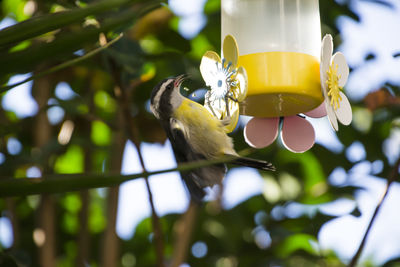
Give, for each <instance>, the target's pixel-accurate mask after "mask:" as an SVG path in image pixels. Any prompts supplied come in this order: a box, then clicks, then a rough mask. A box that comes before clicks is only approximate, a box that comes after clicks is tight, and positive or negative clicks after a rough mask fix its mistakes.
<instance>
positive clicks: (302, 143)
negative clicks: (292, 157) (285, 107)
mask: <svg viewBox="0 0 400 267" xmlns="http://www.w3.org/2000/svg"><path fill="white" fill-rule="evenodd" d="M281 138H282V142H283V144H284V145H285V147H286V148H287V149H288V150H290V151H292V152H295V153H303V152H305V151H307V150H309V149H310V148H311V147H312V146H313V145H314V142H315V132H314V128H313V127H312V125H311V123H309V122H308V121H307V120H305V119H303V118H301V117H299V116H291V117H285V119H284V121H283V126H282V133H281Z"/></svg>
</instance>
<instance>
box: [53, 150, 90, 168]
mask: <svg viewBox="0 0 400 267" xmlns="http://www.w3.org/2000/svg"><path fill="white" fill-rule="evenodd" d="M83 161H84V156H83V150H82V148H80V147H79V146H76V145H72V146H70V147H69V148H68V150H67V152H66V153H65V154H64V155H62V156H60V157H58V158H57V160H56V163H55V165H54V171H55V172H57V173H80V172H83V169H84V166H83V164H84V162H83Z"/></svg>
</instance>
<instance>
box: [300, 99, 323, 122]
mask: <svg viewBox="0 0 400 267" xmlns="http://www.w3.org/2000/svg"><path fill="white" fill-rule="evenodd" d="M324 102H325V101H324ZM324 102H322V104H321V105H319V106H318V107H316V108H315V109H313V110H310V111H309V112H306V113H304V114H305V115H307V116H308V117H311V118H322V117H325V116H326V115H327V113H326V108H325V103H324Z"/></svg>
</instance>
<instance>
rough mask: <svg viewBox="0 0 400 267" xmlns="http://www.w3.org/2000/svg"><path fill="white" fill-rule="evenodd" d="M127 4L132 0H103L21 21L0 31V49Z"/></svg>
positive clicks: (15, 3)
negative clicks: (83, 6)
mask: <svg viewBox="0 0 400 267" xmlns="http://www.w3.org/2000/svg"><path fill="white" fill-rule="evenodd" d="M6 2H12V3H13V6H14V5H17V4H18V3H19V2H21V1H17V0H9V1H6ZM129 2H134V0H104V1H100V2H97V3H95V4H91V5H88V6H87V7H85V8H76V9H73V10H69V11H63V12H57V13H53V14H47V15H43V16H39V17H35V18H32V19H29V20H26V21H23V22H21V23H18V24H15V25H13V26H11V27H7V28H5V29H3V30H2V31H0V47H2V46H5V45H8V44H11V43H18V42H20V41H24V40H27V39H30V38H32V37H35V36H38V35H41V34H44V33H47V32H50V31H53V30H56V29H59V28H60V27H63V26H66V25H69V24H71V23H75V22H79V21H82V20H83V19H84V18H85V17H87V16H90V15H92V16H93V15H96V14H99V13H102V12H105V11H108V10H110V9H113V8H116V7H120V6H121V5H124V4H126V3H129Z"/></svg>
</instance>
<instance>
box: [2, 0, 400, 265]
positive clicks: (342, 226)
mask: <svg viewBox="0 0 400 267" xmlns="http://www.w3.org/2000/svg"><path fill="white" fill-rule="evenodd" d="M387 2H390V3H392V4H393V5H394V6H395V8H394V9H389V8H387V7H385V6H382V5H377V4H374V3H372V2H370V1H361V0H358V1H353V4H352V8H353V10H354V11H355V12H356V13H357V14H359V16H360V18H361V22H360V23H358V22H355V21H353V20H351V19H350V18H347V17H340V18H339V19H338V20H337V25H338V27H339V28H340V29H341V35H342V39H343V43H342V44H341V45H340V46H339V47H337V50H338V51H341V52H343V54H344V55H345V56H346V59H347V62H348V64H349V66H350V67H351V68H352V69H353V72H352V73H351V75H350V77H349V81H348V84H347V85H346V94H347V95H348V96H349V98H350V100H353V101H356V100H360V99H362V98H363V97H364V96H365V95H366V94H367V93H368V92H370V91H371V90H373V89H376V88H379V86H382V85H383V83H384V82H385V81H387V80H389V81H391V82H392V83H394V84H400V58H396V59H394V58H393V57H392V55H393V54H394V53H398V52H399V50H400V34H393V32H398V29H399V27H400V1H397V0H388V1H387ZM204 3H205V0H202V1H196V0H191V1H188V0H170V1H169V5H170V7H171V9H172V10H173V11H174V12H175V13H176V14H177V15H179V16H180V17H181V20H180V23H179V30H180V32H181V34H182V35H183V36H184V37H186V38H192V37H194V36H195V35H196V34H197V33H198V32H199V31H200V30H201V29H202V28H203V27H204V25H205V24H206V22H207V19H206V17H205V16H204V14H203V13H202V9H203V5H204ZM12 23H14V22H13V21H12V20H10V19H5V20H3V21H1V22H0V28H4V27H5V26H8V25H11V24H12ZM382 28H384V29H386V30H385V31H382ZM371 53H373V54H375V55H376V57H375V58H374V59H372V60H369V61H368V62H366V63H365V58H366V56H367V55H368V54H371ZM28 76H29V74H24V75H16V76H14V77H12V78H11V80H10V82H9V84H13V83H15V82H16V81H18V80H20V79H24V78H26V77H28ZM30 87H31V83H25V84H23V85H21V86H18V87H16V88H14V89H12V90H10V91H9V92H8V93H6V95H5V96H4V97H3V100H2V103H1V104H2V106H3V108H4V109H6V110H12V111H14V112H16V114H17V115H18V116H19V117H27V116H32V115H34V114H35V113H36V112H37V104H36V103H35V101H34V100H33V98H32V96H31V88H30ZM57 90H58V93H59V94H60V95H61V97H60V98H62V97H64V96H65V98H66V99H68V97H72V95H73V92H72V90H71V89H70V88H69V86H68V85H67V84H65V83H63V84H60V85H59V88H58V89H57ZM56 93H57V91H56ZM48 116H49V119H50V120H53V123H57V121H60V120H62V119H63V116H64V113H63V112H62V111H60V110H56V109H55V110H53V111H50V112H49V113H48ZM311 122H312V124H313V126H314V129H315V130H316V143H318V144H321V145H324V146H326V147H327V148H328V149H330V150H331V151H333V152H340V151H343V150H344V149H345V150H346V151H345V152H346V156H347V157H348V158H349V159H350V160H352V161H353V162H354V163H355V165H354V167H353V168H352V169H351V170H350V171H349V172H348V173H346V172H345V170H343V169H341V168H337V169H336V170H335V171H334V172H333V173H332V174H331V175H330V176H329V177H328V180H329V181H330V182H331V183H332V184H335V183H337V184H340V183H341V182H343V181H344V180H345V178H346V176H347V175H348V176H349V177H350V180H349V183H350V184H353V185H359V186H362V187H365V190H362V191H360V192H358V193H357V195H356V199H355V200H349V199H340V200H338V201H336V202H335V203H332V204H328V205H322V206H319V207H306V206H302V205H300V204H297V203H293V204H291V205H289V206H288V207H287V210H288V212H289V211H292V212H294V211H298V210H304V211H305V210H307V209H315V208H319V209H321V211H323V212H325V213H327V214H335V215H343V216H341V217H339V218H337V219H334V220H332V221H330V222H328V223H326V224H325V225H324V226H323V227H322V229H321V231H320V233H319V236H318V239H319V242H320V246H321V247H320V249H322V250H324V249H333V250H334V251H335V252H337V253H338V254H339V255H340V256H341V257H342V258H343V259H349V258H350V257H351V256H352V255H353V254H354V252H355V249H356V248H357V246H358V244H359V242H360V241H361V238H362V236H363V234H364V231H365V229H366V226H367V224H368V222H369V220H370V217H371V214H372V212H373V210H374V208H375V206H376V204H377V203H378V201H379V199H380V197H381V195H382V192H383V190H384V187H385V184H384V181H383V180H382V179H376V178H374V177H373V176H371V175H370V173H371V172H370V171H371V170H372V173H374V172H376V173H378V170H379V168H381V165H382V163H379V162H373V163H371V162H367V161H365V157H366V154H365V153H366V152H365V149H364V148H363V147H362V144H360V143H358V142H355V143H354V144H353V145H352V146H350V147H348V148H345V147H344V146H343V145H342V144H341V143H340V141H339V139H338V138H337V137H336V134H335V133H334V131H333V130H332V129H331V127H330V125H329V122H328V121H327V120H326V119H311ZM14 141H15V140H14ZM16 142H18V141H16ZM11 147H12V146H11ZM396 148H397V149H396ZM383 149H384V150H385V153H386V155H387V156H388V157H389V158H395V157H396V156H398V155H400V132H398V131H397V132H396V131H394V132H393V133H392V136H391V138H390V139H389V140H387V141H386V142H385V144H383ZM141 151H142V153H143V156H144V160H145V165H146V168H147V170H149V171H152V170H157V169H165V168H172V167H175V166H176V162H175V160H174V157H173V153H172V150H171V146H170V144H169V143H168V142H167V143H166V144H164V145H160V144H149V143H143V144H142V146H141ZM0 158H1V155H0ZM140 171H141V167H140V165H139V160H138V158H137V151H136V150H135V148H134V146H133V145H132V144H131V143H129V142H128V143H127V145H126V148H125V153H124V159H123V166H122V173H124V174H130V173H137V172H140ZM36 175H37V174H36ZM244 176H246V180H245V181H244V179H242V177H244ZM150 185H151V189H152V192H153V197H154V200H155V206H156V209H157V212H158V213H159V215H160V216H163V215H165V214H168V213H182V212H184V211H185V210H186V207H187V205H188V196H187V192H186V190H185V188H184V186H183V184H182V182H181V180H180V177H179V175H178V173H167V174H162V175H157V176H152V177H150ZM224 185H225V194H224V196H223V205H224V208H226V209H230V208H232V207H234V206H236V205H237V204H239V203H241V202H242V201H244V200H246V199H248V198H249V197H251V196H254V195H257V194H261V193H262V190H263V187H264V181H263V179H262V178H261V176H260V175H259V173H258V172H257V171H255V170H252V169H249V168H235V169H233V170H231V171H229V172H228V174H227V177H226V178H225V180H224ZM243 188H245V189H246V190H243ZM171 196H173V197H171ZM212 198H213V194H212V192H210V197H209V199H212ZM132 203H140V204H139V205H132ZM398 203H400V186H399V185H398V184H395V185H394V186H392V188H391V190H390V192H389V196H388V198H387V199H386V201H385V203H384V205H383V207H382V209H381V212H380V214H379V216H378V218H377V220H376V223H375V225H374V227H373V229H372V231H371V234H370V237H369V240H368V242H367V246H366V248H365V252H364V254H363V257H364V258H371V257H372V259H373V260H374V262H376V263H382V262H384V261H386V260H388V259H389V258H391V257H395V256H400V243H399V242H398V240H400V228H399V227H398V225H400V213H399V212H398ZM356 204H357V205H358V206H359V209H360V210H361V213H362V215H361V216H360V217H358V218H357V217H353V216H351V215H346V214H347V213H349V212H350V211H351V210H352V209H353V208H354V207H355V205H356ZM149 215H150V207H149V203H148V196H147V190H146V188H145V183H144V181H143V180H141V179H138V180H134V181H130V182H126V183H124V184H123V185H122V186H121V190H120V196H119V207H118V217H117V229H116V230H117V234H118V235H119V236H120V237H121V238H123V239H129V238H131V237H132V236H133V234H134V232H135V227H136V226H137V224H138V223H139V222H140V221H141V220H143V219H144V218H146V217H148V216H149ZM388 218H390V219H388ZM7 229H10V223H9V221H8V219H7V218H6V217H0V242H1V243H2V244H3V245H4V246H5V247H7V246H9V245H10V244H11V243H12V236H11V235H9V234H7V233H9V230H7ZM265 238H266V239H268V236H265ZM376 244H379V246H376Z"/></svg>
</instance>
